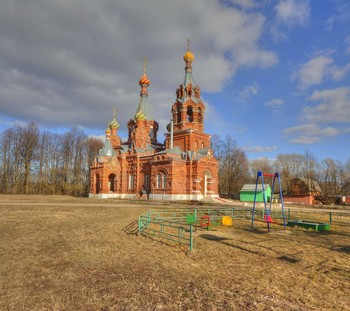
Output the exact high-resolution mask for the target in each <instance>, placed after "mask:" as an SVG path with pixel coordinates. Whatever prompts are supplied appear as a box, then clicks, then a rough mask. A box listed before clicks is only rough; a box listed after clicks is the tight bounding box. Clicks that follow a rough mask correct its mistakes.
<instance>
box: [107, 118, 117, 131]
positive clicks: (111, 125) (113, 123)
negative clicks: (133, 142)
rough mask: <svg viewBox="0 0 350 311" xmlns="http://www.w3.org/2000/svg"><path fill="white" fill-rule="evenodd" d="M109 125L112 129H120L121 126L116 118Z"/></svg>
mask: <svg viewBox="0 0 350 311" xmlns="http://www.w3.org/2000/svg"><path fill="white" fill-rule="evenodd" d="M109 127H110V128H111V129H118V128H119V123H118V121H117V120H116V119H115V118H114V119H113V120H112V121H111V122H109Z"/></svg>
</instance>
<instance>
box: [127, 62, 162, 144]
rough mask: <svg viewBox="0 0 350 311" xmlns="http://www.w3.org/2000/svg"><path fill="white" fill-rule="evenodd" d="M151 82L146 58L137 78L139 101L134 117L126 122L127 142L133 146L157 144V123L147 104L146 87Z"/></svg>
mask: <svg viewBox="0 0 350 311" xmlns="http://www.w3.org/2000/svg"><path fill="white" fill-rule="evenodd" d="M150 84H151V81H150V79H149V78H148V77H147V74H146V59H144V62H143V75H142V76H141V78H140V80H139V85H140V87H141V91H140V102H139V105H138V107H137V109H136V113H135V115H134V118H133V119H131V120H130V121H129V122H128V130H129V138H128V142H129V143H130V145H131V146H132V147H134V148H143V149H146V148H148V147H149V146H150V145H157V144H158V142H157V132H158V128H159V125H158V123H157V122H156V121H154V120H153V118H152V116H151V113H150V109H149V105H148V87H149V85H150Z"/></svg>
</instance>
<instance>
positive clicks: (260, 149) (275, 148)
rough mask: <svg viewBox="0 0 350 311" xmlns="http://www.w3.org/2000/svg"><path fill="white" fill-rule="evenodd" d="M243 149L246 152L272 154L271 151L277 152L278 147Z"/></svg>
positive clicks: (247, 147) (246, 147)
mask: <svg viewBox="0 0 350 311" xmlns="http://www.w3.org/2000/svg"><path fill="white" fill-rule="evenodd" d="M242 149H243V150H244V151H246V152H254V153H256V152H271V151H274V150H277V147H276V146H251V147H249V146H245V147H242Z"/></svg>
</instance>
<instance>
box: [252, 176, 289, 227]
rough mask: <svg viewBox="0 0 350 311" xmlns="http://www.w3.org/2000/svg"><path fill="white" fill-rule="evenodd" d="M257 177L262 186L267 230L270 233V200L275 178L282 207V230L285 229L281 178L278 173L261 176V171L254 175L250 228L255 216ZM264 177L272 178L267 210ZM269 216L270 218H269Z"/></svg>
mask: <svg viewBox="0 0 350 311" xmlns="http://www.w3.org/2000/svg"><path fill="white" fill-rule="evenodd" d="M259 177H260V178H261V186H262V192H263V193H262V194H263V200H264V207H265V222H266V224H267V230H268V231H269V232H270V227H271V226H270V223H271V216H270V214H271V208H272V198H273V194H274V188H275V181H276V178H277V180H278V186H279V198H280V202H281V206H282V215H283V225H284V228H286V225H287V224H286V215H285V213H284V203H283V195H282V185H281V178H280V175H279V174H278V172H276V173H274V174H263V172H262V171H258V173H257V175H256V182H255V193H254V204H253V211H252V222H251V227H254V214H255V209H256V194H257V192H258V183H259ZM264 177H273V181H272V188H271V194H272V195H271V199H270V206H269V209H268V208H267V204H266V196H265V186H264ZM269 216H270V217H269Z"/></svg>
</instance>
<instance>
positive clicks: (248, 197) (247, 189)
mask: <svg viewBox="0 0 350 311" xmlns="http://www.w3.org/2000/svg"><path fill="white" fill-rule="evenodd" d="M255 187H256V185H255V184H245V185H244V186H243V188H242V189H241V190H240V191H239V199H240V201H241V202H254V195H255ZM264 190H265V199H266V202H270V199H271V188H270V186H269V185H264ZM256 202H264V197H263V189H262V184H258V188H257V192H256Z"/></svg>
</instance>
